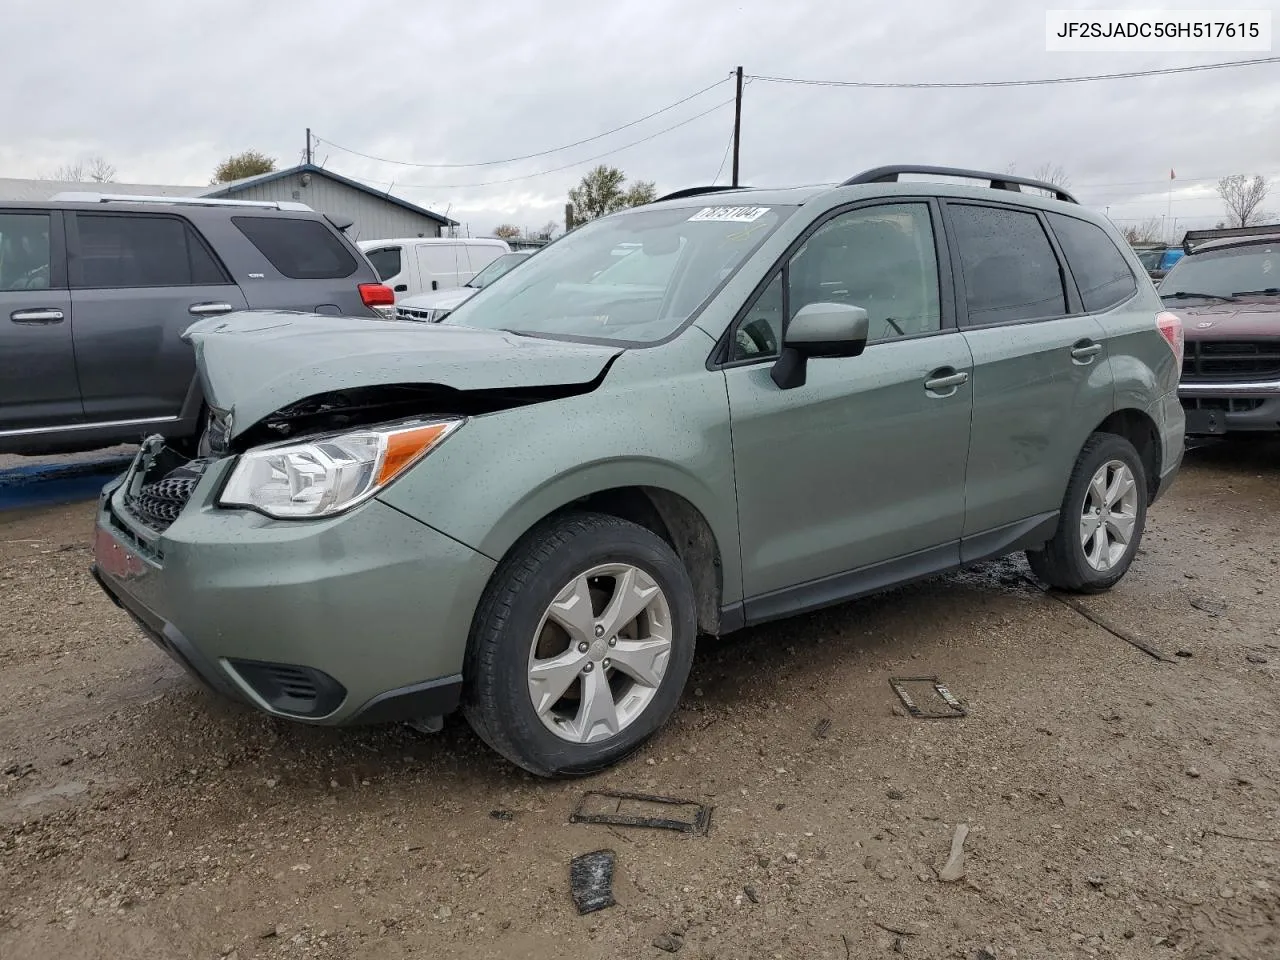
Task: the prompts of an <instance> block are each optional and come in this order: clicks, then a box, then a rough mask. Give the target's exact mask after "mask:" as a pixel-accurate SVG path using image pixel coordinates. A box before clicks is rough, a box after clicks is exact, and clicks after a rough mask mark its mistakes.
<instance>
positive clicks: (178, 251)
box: [71, 213, 230, 290]
mask: <svg viewBox="0 0 1280 960" xmlns="http://www.w3.org/2000/svg"><path fill="white" fill-rule="evenodd" d="M76 232H77V235H78V238H79V239H78V251H77V255H76V257H75V258H74V260H73V261H72V269H71V285H72V286H73V287H76V288H78V289H82V290H110V289H120V288H125V287H190V286H209V285H216V284H224V283H229V282H230V281H229V280H228V279H227V276H226V272H225V271H224V270H223V269H222V266H221V265H220V264H219V263H218V261H217V260H215V259H214V256H213V254H212V253H210V252H209V249H208V248H207V247H206V246H205V244H204V241H202V240H201V239H200V237H199V236H197V235H196V232H195V230H194V228H192V226H191V225H190V224H188V223H187V222H186V221H185V220H182V219H180V218H178V217H170V216H148V215H146V214H138V215H133V214H97V213H78V214H76Z"/></svg>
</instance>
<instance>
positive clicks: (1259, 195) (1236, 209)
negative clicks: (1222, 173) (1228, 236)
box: [1218, 173, 1268, 227]
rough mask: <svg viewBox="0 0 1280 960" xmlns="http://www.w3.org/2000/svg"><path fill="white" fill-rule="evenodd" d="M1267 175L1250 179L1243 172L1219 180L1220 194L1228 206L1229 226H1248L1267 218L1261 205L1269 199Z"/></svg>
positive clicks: (1224, 204)
mask: <svg viewBox="0 0 1280 960" xmlns="http://www.w3.org/2000/svg"><path fill="white" fill-rule="evenodd" d="M1267 190H1268V187H1267V181H1266V178H1265V177H1254V178H1253V179H1249V178H1248V177H1246V176H1245V175H1244V174H1243V173H1237V174H1235V175H1234V176H1230V177H1223V178H1222V179H1221V180H1219V181H1218V196H1220V197H1221V198H1222V205H1223V206H1224V207H1226V208H1227V226H1229V227H1248V226H1251V225H1253V224H1255V223H1258V222H1259V221H1261V220H1264V219H1266V216H1265V214H1263V212H1262V210H1261V207H1262V204H1263V201H1265V200H1266V199H1267Z"/></svg>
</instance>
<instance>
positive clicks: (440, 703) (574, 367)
mask: <svg viewBox="0 0 1280 960" xmlns="http://www.w3.org/2000/svg"><path fill="white" fill-rule="evenodd" d="M903 174H911V175H913V177H914V179H907V178H904V177H903V176H902V175H903ZM939 175H943V176H941V177H940V176H939ZM920 176H923V177H924V178H925V179H923V180H921V179H919V177H920ZM930 177H932V179H930ZM960 178H967V179H969V180H974V181H978V183H977V185H967V186H966V185H959V184H956V183H955V182H954V181H955V180H956V179H960ZM1024 188H1025V189H1024ZM186 337H187V338H188V339H189V340H190V342H191V343H192V344H193V345H194V346H195V350H196V356H197V361H198V366H199V370H200V376H201V383H202V386H203V390H204V394H205V397H204V399H205V402H206V404H207V407H208V409H209V421H208V426H207V429H206V431H205V434H204V438H203V441H202V443H201V447H200V450H199V456H198V457H197V458H196V459H194V460H190V459H187V458H185V457H183V456H181V455H179V454H178V453H177V452H176V451H174V450H171V449H169V448H167V447H166V446H165V445H164V443H163V441H162V440H160V439H158V438H155V439H152V440H149V441H147V442H146V443H144V444H143V447H142V449H141V451H140V452H139V454H138V456H137V459H136V461H135V462H134V463H133V465H132V467H131V468H130V469H129V471H128V472H127V473H126V474H125V475H124V476H123V477H121V478H119V479H118V480H116V481H114V482H113V483H111V484H110V485H108V487H107V488H106V489H105V490H104V491H103V496H102V501H101V504H100V511H99V515H98V523H97V532H96V543H95V557H96V562H95V564H94V573H95V576H96V577H97V578H98V580H99V582H100V583H101V584H102V586H103V587H104V588H105V589H106V591H107V592H108V594H110V596H111V597H112V598H113V599H114V600H115V601H116V602H117V603H118V604H119V605H120V606H122V607H124V608H125V609H126V610H127V611H128V612H129V613H131V614H132V615H133V617H134V618H135V619H136V620H137V622H138V623H139V624H140V625H141V626H142V628H143V630H145V631H146V633H147V634H148V635H149V636H150V637H151V638H152V639H153V640H154V641H155V642H156V643H158V644H159V645H160V646H161V647H163V648H164V649H165V650H166V651H167V652H168V653H169V654H170V655H171V656H173V657H174V658H175V659H176V660H178V661H179V662H180V663H181V664H182V665H183V666H184V667H186V668H187V669H188V670H189V671H190V672H191V673H193V674H194V675H195V676H196V677H198V678H199V679H200V680H202V681H203V682H204V683H206V684H207V685H208V686H210V687H212V688H213V689H214V690H217V691H219V692H221V693H223V694H226V695H228V696H231V697H235V698H237V699H240V700H242V701H245V702H247V703H249V704H251V705H253V706H254V707H256V708H258V709H260V710H262V711H265V712H267V713H270V714H273V715H275V716H280V717H289V718H293V719H296V720H300V721H305V722H309V723H316V724H350V723H372V722H386V721H409V722H412V723H414V724H415V725H416V726H418V727H420V728H424V729H435V728H438V726H439V724H440V722H441V718H442V717H443V716H444V715H445V714H447V713H450V712H452V711H454V710H455V709H458V708H461V710H462V712H463V713H464V715H465V716H466V718H467V719H468V720H469V721H470V723H471V725H472V726H473V727H474V728H475V730H476V732H477V733H478V734H479V735H480V736H481V737H482V738H483V739H484V740H485V741H486V742H487V743H488V744H489V745H490V746H492V747H493V748H494V749H496V750H497V751H499V752H500V753H501V754H503V755H504V756H505V757H507V758H509V759H510V760H511V761H513V762H514V763H516V764H519V765H520V766H521V767H524V768H525V769H527V770H530V771H532V772H534V773H537V774H542V775H548V776H551V775H571V774H585V773H589V772H592V771H595V770H599V769H601V768H603V767H605V766H607V765H608V764H611V763H613V762H615V761H617V760H618V759H620V758H622V757H625V756H626V755H627V754H628V753H630V752H631V751H633V750H635V749H636V747H637V746H639V745H640V744H641V743H643V742H644V740H645V739H646V738H647V737H649V736H650V735H652V734H653V733H654V732H655V731H656V730H657V729H658V728H659V727H661V726H662V725H663V723H664V722H665V721H666V720H667V718H668V717H670V715H671V713H672V711H673V710H674V709H675V707H676V704H677V702H678V701H679V699H680V695H681V692H682V690H683V688H684V686H685V681H686V679H687V677H688V675H689V669H690V664H691V662H692V659H693V652H694V641H695V638H696V637H697V636H698V635H699V634H710V635H718V634H725V633H728V632H730V631H732V630H735V629H738V628H740V627H743V626H747V625H751V624H758V623H762V622H764V621H768V620H774V619H777V618H780V617H786V616H791V615H793V614H798V613H802V612H804V611H808V610H815V609H817V608H820V607H825V606H828V605H831V604H836V603H841V602H843V601H847V600H850V599H852V598H855V597H860V596H863V595H865V594H869V593H872V592H875V591H878V590H882V589H884V588H886V587H890V586H893V585H895V584H901V583H904V582H906V581H909V580H914V579H918V578H920V577H927V576H930V575H933V574H937V573H939V572H940V571H945V570H950V569H954V568H956V567H960V566H962V565H964V564H969V563H973V562H975V561H979V560H983V559H986V558H990V557H996V556H1000V555H1002V554H1008V553H1011V552H1013V551H1020V550H1025V551H1026V553H1027V556H1028V558H1029V561H1030V564H1031V568H1032V570H1033V571H1034V572H1035V574H1036V575H1037V576H1039V577H1040V578H1041V579H1042V580H1043V581H1045V582H1046V583H1048V584H1049V585H1051V586H1053V587H1056V588H1059V589H1063V590H1073V591H1097V590H1105V589H1107V588H1108V587H1111V586H1112V585H1114V584H1115V583H1116V582H1117V581H1118V580H1119V579H1120V578H1121V577H1122V576H1123V575H1124V573H1125V571H1126V570H1127V569H1128V567H1129V565H1130V563H1131V562H1132V561H1133V558H1134V555H1135V553H1136V552H1137V548H1138V543H1139V540H1140V538H1141V536H1142V530H1143V523H1144V520H1145V517H1146V511H1147V507H1148V505H1149V504H1150V503H1151V502H1152V501H1154V500H1155V499H1156V497H1158V496H1159V495H1160V494H1161V492H1162V491H1163V490H1164V489H1165V488H1166V487H1167V486H1168V484H1169V483H1170V481H1171V480H1172V479H1173V477H1174V475H1175V473H1176V471H1177V469H1178V466H1179V464H1180V462H1181V459H1182V447H1183V413H1182V407H1181V406H1180V404H1179V402H1178V396H1177V385H1178V374H1179V370H1180V368H1181V360H1182V357H1181V353H1182V325H1181V322H1180V320H1179V319H1178V318H1177V317H1176V316H1174V315H1172V314H1169V313H1165V312H1163V307H1162V305H1161V301H1160V298H1159V297H1158V296H1157V295H1156V292H1155V290H1154V288H1153V287H1152V285H1151V282H1150V280H1148V279H1147V276H1146V272H1145V271H1144V270H1143V269H1142V265H1141V263H1139V261H1138V258H1137V257H1136V256H1135V254H1134V253H1133V252H1132V250H1131V249H1130V248H1129V246H1128V245H1127V244H1126V243H1125V242H1124V240H1123V239H1122V238H1121V237H1120V235H1119V234H1118V233H1117V232H1116V230H1115V228H1114V227H1113V226H1112V225H1111V223H1110V222H1109V221H1108V220H1107V219H1105V218H1104V217H1102V216H1099V215H1098V214H1096V213H1093V212H1090V211H1088V210H1085V209H1083V208H1081V206H1080V205H1079V204H1077V203H1076V202H1075V200H1074V198H1072V197H1071V196H1070V195H1069V194H1067V193H1066V192H1065V191H1063V190H1061V189H1059V188H1056V187H1052V186H1049V185H1048V184H1044V183H1038V182H1036V181H1030V180H1025V179H1020V178H1016V177H1010V176H1002V175H999V174H983V173H978V172H976V171H959V170H953V169H949V168H934V167H884V168H879V169H876V170H871V171H868V172H866V173H864V174H861V175H859V176H857V177H854V178H853V179H851V180H849V181H847V182H846V183H844V184H841V185H839V186H836V187H833V188H832V187H824V188H805V189H789V190H747V189H739V190H724V189H719V188H695V189H691V190H685V191H681V192H679V193H677V194H673V195H671V196H669V197H665V198H663V199H662V200H660V201H658V202H656V203H652V204H649V205H647V206H643V207H639V208H635V209H631V210H628V211H625V212H622V213H618V214H615V215H612V216H609V217H605V218H602V219H599V220H596V221H594V222H591V223H587V224H586V225H584V226H582V227H580V228H578V229H576V230H574V231H572V232H571V233H569V234H568V235H566V236H565V237H564V238H562V239H560V240H558V241H557V242H555V243H554V244H551V245H550V246H548V247H547V248H546V249H545V250H543V251H541V252H540V253H539V254H538V256H536V257H534V258H532V259H531V260H529V261H528V262H527V263H525V264H523V265H522V266H521V267H520V269H518V270H515V271H512V272H511V273H510V274H508V275H507V276H505V277H503V278H501V279H500V280H498V281H497V282H495V283H493V284H492V285H490V286H488V287H486V288H485V289H484V290H482V291H480V292H479V293H478V294H476V296H475V297H473V298H472V299H471V300H469V301H467V303H465V304H463V305H462V306H461V307H459V308H458V309H457V311H456V312H454V313H453V314H451V315H450V316H449V317H448V319H447V320H446V321H445V322H444V323H442V324H409V323H399V322H394V321H390V322H389V321H382V320H376V319H368V318H360V319H357V318H343V317H333V316H313V315H307V314H291V313H278V312H246V313H240V314H234V315H230V316H226V317H219V318H209V319H207V320H203V321H200V322H198V323H196V324H195V325H194V326H192V327H191V328H190V329H189V331H188V333H187V334H186Z"/></svg>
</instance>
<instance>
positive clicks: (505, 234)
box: [493, 223, 520, 240]
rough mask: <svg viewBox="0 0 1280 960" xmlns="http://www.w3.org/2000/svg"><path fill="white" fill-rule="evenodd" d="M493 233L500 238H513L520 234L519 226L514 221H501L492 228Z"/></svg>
mask: <svg viewBox="0 0 1280 960" xmlns="http://www.w3.org/2000/svg"><path fill="white" fill-rule="evenodd" d="M493 235H494V236H495V237H498V238H499V239H500V240H515V239H516V238H517V237H519V236H520V228H519V227H517V226H516V225H515V224H514V223H503V224H499V225H498V226H496V227H494V228H493Z"/></svg>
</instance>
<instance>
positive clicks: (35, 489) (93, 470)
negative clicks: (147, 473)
mask: <svg viewBox="0 0 1280 960" xmlns="http://www.w3.org/2000/svg"><path fill="white" fill-rule="evenodd" d="M132 459H133V457H132V456H125V457H118V456H117V457H110V458H106V459H99V460H83V461H79V462H76V463H36V464H32V465H31V466H23V467H12V468H10V469H8V470H0V510H21V509H25V508H28V507H37V506H48V505H50V504H58V503H75V502H76V501H78V500H93V499H95V498H96V497H97V496H98V493H99V492H100V491H101V490H102V487H103V486H104V485H105V484H106V483H107V482H108V481H109V480H111V479H112V478H114V477H117V476H119V475H120V474H122V473H124V471H125V470H127V469H128V468H129V463H130V462H131V461H132Z"/></svg>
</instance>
